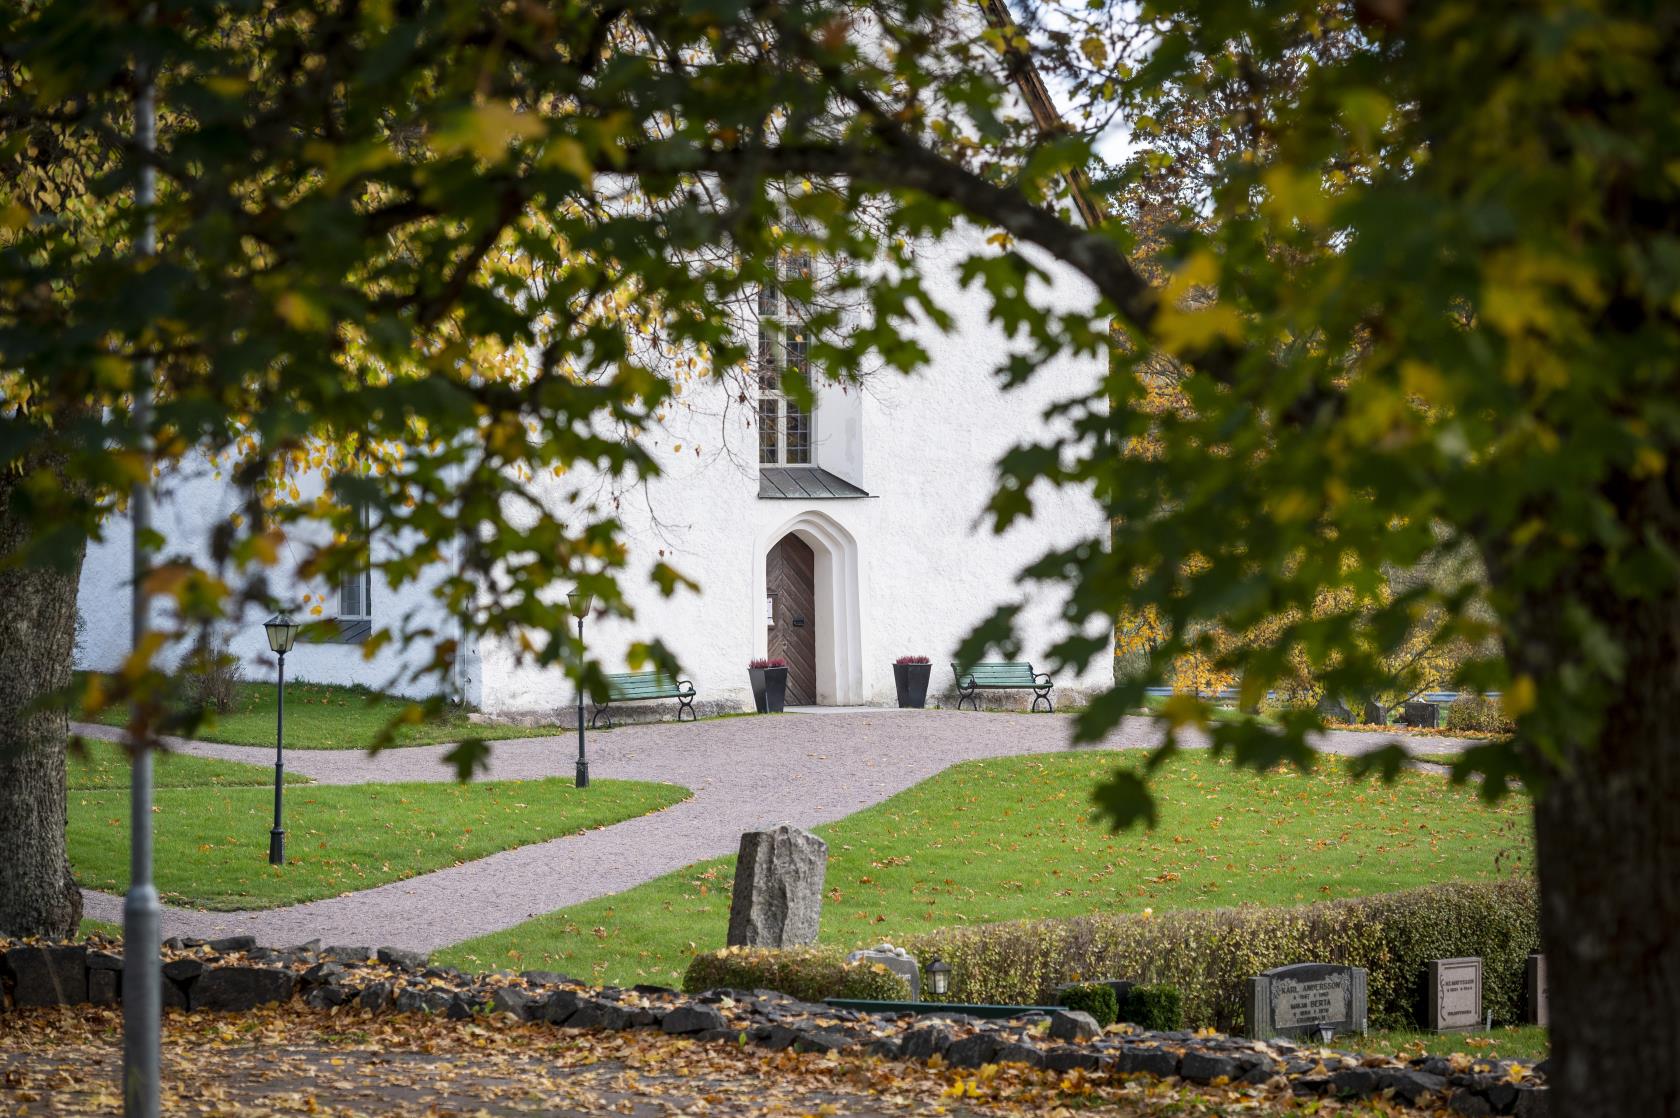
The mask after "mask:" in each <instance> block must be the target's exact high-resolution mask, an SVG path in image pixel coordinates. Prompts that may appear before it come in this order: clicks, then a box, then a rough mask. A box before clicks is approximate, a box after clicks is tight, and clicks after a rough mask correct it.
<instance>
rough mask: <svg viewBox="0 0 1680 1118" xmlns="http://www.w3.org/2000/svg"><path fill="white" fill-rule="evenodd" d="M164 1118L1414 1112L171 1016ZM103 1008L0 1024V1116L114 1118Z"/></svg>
mask: <svg viewBox="0 0 1680 1118" xmlns="http://www.w3.org/2000/svg"><path fill="white" fill-rule="evenodd" d="M163 1057H164V1094H163V1113H165V1114H169V1115H217V1116H221V1118H247V1116H256V1115H270V1114H311V1115H336V1116H339V1118H348V1116H352V1115H396V1114H412V1115H422V1114H424V1115H446V1114H457V1115H486V1116H490V1115H494V1116H514V1115H548V1116H562V1115H564V1116H574V1115H607V1114H613V1115H631V1116H635V1118H656V1116H657V1118H669V1116H671V1115H676V1114H694V1115H732V1116H733V1115H743V1116H760V1115H764V1116H770V1115H776V1116H792V1115H801V1116H803V1115H810V1116H823V1118H829V1116H838V1115H847V1116H857V1118H872V1116H883V1118H884V1116H889V1115H907V1114H933V1115H952V1116H963V1115H972V1116H975V1118H979V1116H983V1115H996V1116H999V1118H1004V1116H1016V1115H1027V1114H1032V1115H1048V1116H1051V1118H1072V1116H1073V1115H1076V1114H1084V1113H1087V1112H1090V1111H1096V1112H1098V1113H1102V1114H1112V1115H1116V1116H1120V1118H1133V1116H1142V1115H1173V1116H1181V1118H1194V1116H1200V1115H1231V1114H1246V1115H1258V1116H1266V1115H1289V1114H1320V1115H1328V1114H1336V1115H1344V1114H1345V1115H1356V1114H1357V1115H1379V1114H1415V1113H1419V1112H1417V1111H1408V1110H1405V1109H1402V1108H1400V1107H1399V1106H1397V1105H1396V1104H1393V1103H1391V1102H1387V1101H1382V1100H1372V1101H1365V1102H1361V1103H1357V1104H1352V1103H1340V1102H1336V1101H1333V1100H1329V1099H1321V1098H1310V1099H1298V1098H1296V1097H1295V1096H1294V1095H1293V1094H1292V1093H1291V1091H1290V1088H1289V1085H1288V1084H1287V1083H1285V1082H1284V1081H1282V1080H1278V1081H1275V1082H1274V1083H1273V1084H1272V1085H1269V1086H1254V1087H1250V1086H1220V1087H1194V1086H1191V1085H1188V1084H1186V1083H1184V1082H1182V1081H1178V1080H1170V1081H1166V1082H1162V1081H1157V1080H1153V1079H1150V1078H1148V1077H1138V1078H1134V1079H1133V1080H1131V1081H1129V1082H1125V1081H1119V1080H1112V1079H1109V1078H1107V1077H1101V1076H1097V1077H1089V1078H1088V1077H1087V1076H1086V1075H1085V1074H1083V1073H1081V1072H1071V1073H1067V1074H1060V1073H1056V1072H1045V1071H1037V1070H1033V1069H1030V1068H1027V1067H1025V1066H1023V1065H1003V1066H1001V1067H1000V1066H998V1065H988V1066H986V1067H983V1068H980V1069H978V1070H961V1071H959V1070H954V1069H950V1068H946V1067H943V1066H941V1063H942V1062H941V1061H939V1060H938V1059H937V1058H936V1059H935V1061H934V1062H933V1063H932V1064H929V1065H923V1064H918V1063H912V1062H898V1061H886V1060H881V1059H875V1058H870V1057H867V1056H863V1055H855V1054H827V1055H818V1054H815V1053H810V1054H800V1053H795V1052H794V1051H792V1050H791V1049H790V1050H786V1051H783V1052H769V1051H766V1050H765V1049H762V1048H759V1047H757V1046H737V1045H730V1044H718V1043H702V1042H698V1041H693V1040H685V1039H679V1038H674V1037H668V1036H665V1035H664V1034H662V1033H659V1032H657V1031H654V1030H650V1029H639V1030H634V1031H631V1032H611V1033H605V1032H604V1033H590V1032H582V1031H579V1030H556V1029H554V1028H553V1027H552V1026H548V1025H541V1024H533V1025H520V1024H515V1023H513V1022H511V1021H510V1020H509V1019H506V1018H495V1019H491V1020H474V1021H460V1022H456V1021H447V1020H442V1019H439V1018H435V1017H423V1016H418V1015H401V1016H381V1017H374V1016H371V1015H368V1014H363V1013H358V1012H355V1011H346V1010H338V1011H334V1012H332V1013H318V1012H313V1011H306V1010H304V1009H302V1008H301V1007H299V1006H296V1005H293V1006H289V1007H287V1008H285V1009H284V1010H278V1009H266V1010H258V1011H255V1012H252V1013H245V1014H239V1015H237V1016H235V1015H227V1014H203V1013H201V1014H194V1015H190V1016H189V1015H182V1014H176V1013H170V1014H168V1015H166V1017H165V1021H164V1042H163ZM121 1069H122V1042H121V1020H120V1017H119V1015H118V1013H117V1011H116V1010H113V1009H92V1008H82V1009H75V1010H70V1009H60V1010H33V1011H27V1012H15V1013H9V1014H4V1015H0V1113H4V1114H8V1115H14V1114H15V1115H89V1114H100V1115H105V1114H109V1115H115V1114H119V1113H120V1112H121V1109H122V1096H121V1090H120V1083H121Z"/></svg>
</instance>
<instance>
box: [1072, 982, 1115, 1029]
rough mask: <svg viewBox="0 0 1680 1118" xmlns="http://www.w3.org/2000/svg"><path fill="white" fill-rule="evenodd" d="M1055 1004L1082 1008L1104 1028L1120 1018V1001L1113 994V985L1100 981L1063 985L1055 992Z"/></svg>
mask: <svg viewBox="0 0 1680 1118" xmlns="http://www.w3.org/2000/svg"><path fill="white" fill-rule="evenodd" d="M1056 1004H1057V1005H1059V1006H1062V1007H1064V1008H1066V1009H1082V1010H1084V1011H1085V1012H1086V1013H1089V1014H1090V1015H1091V1016H1092V1017H1094V1018H1096V1021H1097V1024H1099V1025H1101V1026H1102V1027H1103V1028H1105V1029H1106V1028H1108V1027H1109V1026H1110V1025H1112V1024H1114V1022H1116V1021H1118V1020H1119V1019H1120V1002H1119V999H1117V998H1116V997H1115V996H1114V987H1112V986H1106V985H1104V984H1103V983H1101V982H1081V983H1078V984H1077V985H1073V986H1065V987H1063V988H1062V990H1061V991H1060V992H1059V993H1057V995H1056Z"/></svg>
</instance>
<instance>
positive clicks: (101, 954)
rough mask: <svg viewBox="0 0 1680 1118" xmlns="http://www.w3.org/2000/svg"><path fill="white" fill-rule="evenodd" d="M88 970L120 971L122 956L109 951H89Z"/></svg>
mask: <svg viewBox="0 0 1680 1118" xmlns="http://www.w3.org/2000/svg"><path fill="white" fill-rule="evenodd" d="M87 965H88V970H89V971H90V972H91V971H96V970H114V971H117V972H119V973H121V971H122V969H123V961H122V956H121V955H117V954H113V953H112V952H110V951H89V952H88V953H87Z"/></svg>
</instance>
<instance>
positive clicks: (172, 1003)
mask: <svg viewBox="0 0 1680 1118" xmlns="http://www.w3.org/2000/svg"><path fill="white" fill-rule="evenodd" d="M193 981H194V980H193V979H187V980H186V981H184V982H175V981H173V980H172V979H170V977H169V976H168V975H167V974H166V975H163V976H162V977H161V978H160V979H159V980H158V1004H159V1005H160V1006H162V1007H163V1008H164V1009H179V1010H181V1011H182V1012H183V1013H184V1012H186V1009H187V988H188V987H189V986H191V985H192V983H193Z"/></svg>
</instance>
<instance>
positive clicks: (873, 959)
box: [846, 943, 922, 1002]
mask: <svg viewBox="0 0 1680 1118" xmlns="http://www.w3.org/2000/svg"><path fill="white" fill-rule="evenodd" d="M846 962H848V963H862V964H863V965H864V966H869V965H871V964H874V963H879V964H880V965H881V966H883V967H886V968H887V969H888V970H890V971H892V972H893V973H894V974H896V975H898V976H899V977H900V978H902V979H904V981H905V984H906V985H908V986H909V987H910V1000H911V1001H913V1002H919V1001H921V1000H922V968H921V965H920V964H918V963H917V962H916V960H915V959H914V958H913V957H912V956H911V954H910V952H908V951H906V950H904V948H902V947H894V946H893V945H892V944H890V943H881V944H876V945H875V946H874V947H865V948H864V949H863V950H861V951H854V952H852V953H851V954H850V955H847V956H846Z"/></svg>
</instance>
